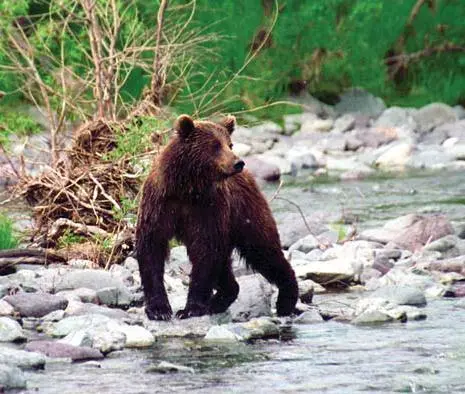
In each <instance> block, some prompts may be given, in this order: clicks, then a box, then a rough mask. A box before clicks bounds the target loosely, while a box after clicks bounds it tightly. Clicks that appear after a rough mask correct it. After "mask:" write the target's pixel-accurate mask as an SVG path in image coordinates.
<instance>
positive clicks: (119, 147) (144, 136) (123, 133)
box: [104, 116, 171, 161]
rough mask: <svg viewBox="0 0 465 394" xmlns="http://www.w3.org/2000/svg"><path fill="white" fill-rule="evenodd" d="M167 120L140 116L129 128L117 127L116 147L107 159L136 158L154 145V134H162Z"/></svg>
mask: <svg viewBox="0 0 465 394" xmlns="http://www.w3.org/2000/svg"><path fill="white" fill-rule="evenodd" d="M168 124H171V123H168V122H167V121H164V120H160V119H157V118H153V117H148V116H146V117H139V118H137V119H135V120H134V121H133V122H132V123H131V124H130V126H129V127H128V128H122V127H121V128H117V129H116V132H115V138H116V147H115V149H113V150H111V151H110V152H108V153H107V154H106V156H105V158H104V159H105V160H110V161H114V160H120V159H123V158H126V159H132V158H135V157H137V156H139V155H141V154H143V153H145V152H147V151H148V150H151V149H152V148H153V147H154V143H153V142H152V135H153V134H154V133H157V134H160V133H162V132H163V131H164V130H166V129H167V128H168Z"/></svg>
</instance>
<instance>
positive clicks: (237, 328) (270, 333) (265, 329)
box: [205, 317, 279, 342]
mask: <svg viewBox="0 0 465 394" xmlns="http://www.w3.org/2000/svg"><path fill="white" fill-rule="evenodd" d="M277 337H279V326H278V325H277V324H276V323H275V322H274V321H273V320H272V319H270V318H265V317H261V318H258V319H252V320H250V321H248V322H246V323H233V324H226V325H217V326H213V327H211V328H210V329H209V330H208V332H207V334H206V335H205V340H209V341H235V342H237V341H241V342H246V341H250V340H255V339H268V338H277Z"/></svg>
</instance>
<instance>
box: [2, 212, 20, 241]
mask: <svg viewBox="0 0 465 394" xmlns="http://www.w3.org/2000/svg"><path fill="white" fill-rule="evenodd" d="M17 245H18V238H17V237H16V236H15V234H14V231H13V223H12V221H11V220H10V219H9V218H8V217H6V216H5V215H2V214H0V250H1V249H12V248H15V247H16V246H17Z"/></svg>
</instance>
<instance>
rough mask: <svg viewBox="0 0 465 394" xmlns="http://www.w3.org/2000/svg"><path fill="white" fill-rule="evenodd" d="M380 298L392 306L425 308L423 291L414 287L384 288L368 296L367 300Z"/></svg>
mask: <svg viewBox="0 0 465 394" xmlns="http://www.w3.org/2000/svg"><path fill="white" fill-rule="evenodd" d="M373 298H381V299H384V300H387V301H389V302H390V303H392V304H394V305H412V306H425V305H426V298H425V295H424V293H423V291H421V290H419V289H417V288H415V287H407V286H386V287H382V288H380V289H378V290H376V291H374V292H373V293H372V294H370V295H369V296H368V299H373Z"/></svg>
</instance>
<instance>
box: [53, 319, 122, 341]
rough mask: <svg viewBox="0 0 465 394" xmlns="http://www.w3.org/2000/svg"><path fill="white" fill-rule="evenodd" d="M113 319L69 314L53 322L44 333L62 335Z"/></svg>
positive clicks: (55, 335) (97, 325) (100, 324)
mask: <svg viewBox="0 0 465 394" xmlns="http://www.w3.org/2000/svg"><path fill="white" fill-rule="evenodd" d="M111 321H114V322H116V320H113V319H111V318H109V317H107V316H104V315H84V316H70V317H66V318H64V319H63V320H60V321H59V322H57V323H56V324H53V325H52V326H51V327H50V328H48V329H47V330H46V334H47V335H50V336H52V337H58V338H61V337H64V336H66V335H68V334H70V333H71V332H73V331H78V330H81V329H85V328H92V327H100V326H103V325H106V324H107V323H109V322H111Z"/></svg>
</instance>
